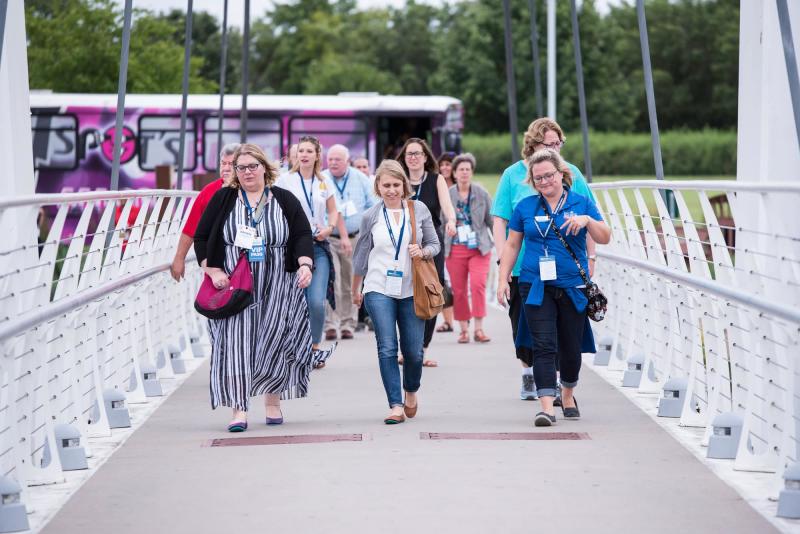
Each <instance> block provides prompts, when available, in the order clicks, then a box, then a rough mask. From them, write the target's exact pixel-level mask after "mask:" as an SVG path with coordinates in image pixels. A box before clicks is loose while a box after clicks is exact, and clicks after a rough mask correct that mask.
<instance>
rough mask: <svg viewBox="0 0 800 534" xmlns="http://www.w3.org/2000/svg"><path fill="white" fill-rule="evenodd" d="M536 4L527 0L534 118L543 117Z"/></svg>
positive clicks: (533, 0) (531, 0)
mask: <svg viewBox="0 0 800 534" xmlns="http://www.w3.org/2000/svg"><path fill="white" fill-rule="evenodd" d="M536 2H538V0H528V11H530V15H531V55H532V56H533V83H534V86H535V87H536V116H537V117H542V116H544V108H543V106H542V72H541V70H542V68H541V64H540V63H541V61H539V26H538V23H537V22H536Z"/></svg>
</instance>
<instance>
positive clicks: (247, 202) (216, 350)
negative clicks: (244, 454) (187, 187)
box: [194, 144, 330, 432]
mask: <svg viewBox="0 0 800 534" xmlns="http://www.w3.org/2000/svg"><path fill="white" fill-rule="evenodd" d="M233 165H234V175H233V178H232V180H231V183H230V185H229V186H227V187H223V188H222V189H220V190H219V191H218V192H217V193H216V194H215V195H214V196H213V197H212V198H211V201H210V202H209V204H208V208H207V209H206V210H205V211H204V212H203V216H202V218H201V219H200V223H199V224H198V226H197V231H196V232H195V236H194V249H195V253H196V254H197V261H198V262H199V263H200V266H201V267H202V268H203V270H204V271H205V272H206V274H208V276H209V277H211V279H212V281H213V282H214V286H215V287H217V288H218V289H224V288H225V287H227V286H228V285H229V284H230V280H229V278H228V277H229V275H230V273H231V272H233V269H234V268H235V267H236V264H237V262H238V261H239V257H240V255H241V254H246V255H247V259H248V260H249V262H250V270H251V271H252V273H253V304H252V305H251V306H250V307H248V308H246V309H245V310H243V311H241V312H240V313H238V314H236V315H234V316H232V317H227V318H225V319H217V320H212V321H210V332H211V346H212V356H211V375H210V376H211V388H210V389H211V407H212V408H217V406H220V405H221V406H228V407H230V408H232V409H233V417H232V420H231V423H230V424H229V425H228V430H229V431H230V432H243V431H244V430H246V429H247V414H248V412H249V411H250V398H251V397H255V396H258V395H265V405H266V412H267V419H266V422H267V424H268V425H277V424H281V423H283V414H282V412H281V408H280V399H281V397H283V398H286V399H291V398H296V397H305V396H306V394H307V393H308V378H309V373H310V372H311V369H312V368H313V366H314V365H316V364H318V363H320V362H324V360H325V359H326V358H327V357H328V356H329V354H330V352H325V353H320V352H317V351H314V350H312V347H311V333H310V329H309V320H308V307H307V306H306V301H305V298H304V297H303V289H305V288H306V287H308V285H309V284H310V283H311V281H312V279H313V275H312V269H313V260H312V258H311V257H312V255H313V245H312V243H311V228H310V227H309V225H308V219H306V217H305V215H304V214H303V210H302V208H301V207H300V203H299V202H298V201H297V199H296V198H295V197H294V196H293V195H292V194H291V193H289V192H288V191H286V190H284V189H280V188H278V187H272V185H273V183H274V182H275V177H276V174H277V173H276V171H275V169H274V168H273V167H272V166H271V165H270V164H269V163H268V162H267V157H266V156H265V155H264V152H263V151H262V150H261V149H260V148H259V147H258V146H256V145H252V144H244V145H241V146H240V147H239V149H238V150H237V151H236V152H235V153H234V157H233Z"/></svg>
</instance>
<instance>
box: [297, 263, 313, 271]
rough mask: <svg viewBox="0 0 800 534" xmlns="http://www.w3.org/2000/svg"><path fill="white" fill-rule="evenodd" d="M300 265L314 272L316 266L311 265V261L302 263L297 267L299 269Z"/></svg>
mask: <svg viewBox="0 0 800 534" xmlns="http://www.w3.org/2000/svg"><path fill="white" fill-rule="evenodd" d="M300 267H308V270H309V271H310V272H312V273H313V272H314V266H313V265H311V264H310V263H301V264H300V265H299V266H298V267H297V268H298V269H299V268H300Z"/></svg>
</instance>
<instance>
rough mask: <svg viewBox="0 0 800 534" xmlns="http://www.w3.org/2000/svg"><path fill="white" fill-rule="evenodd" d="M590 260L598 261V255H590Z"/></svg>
mask: <svg viewBox="0 0 800 534" xmlns="http://www.w3.org/2000/svg"><path fill="white" fill-rule="evenodd" d="M589 259H590V260H594V261H597V255H596V254H589Z"/></svg>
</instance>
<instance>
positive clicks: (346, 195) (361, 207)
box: [322, 167, 376, 237]
mask: <svg viewBox="0 0 800 534" xmlns="http://www.w3.org/2000/svg"><path fill="white" fill-rule="evenodd" d="M322 174H324V175H325V176H326V177H328V178H330V179H331V181H332V182H333V185H334V188H333V194H334V195H333V196H334V197H335V198H336V207H337V209H338V210H339V214H340V215H341V216H342V217H344V224H345V226H346V227H347V233H348V234H352V233H354V232H357V231H358V230H359V228H361V217H362V216H363V215H364V212H365V211H366V210H368V209H369V208H371V207H372V206H374V205H375V203H376V199H375V195H374V194H373V189H372V181H371V180H370V179H369V178H367V176H366V175H365V174H364V173H363V172H361V171H359V170H358V169H356V168H354V167H348V168H347V171H346V172H345V173H344V176H340V177H334V176H333V174H332V173H331V171H330V169H325V170H324V171H322ZM348 202H352V203H353V208H355V211H354V213H351V214H349V215H347V216H345V214H346V213H347V204H348ZM333 235H334V236H336V237H339V229H338V227H337V228H334V230H333Z"/></svg>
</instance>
